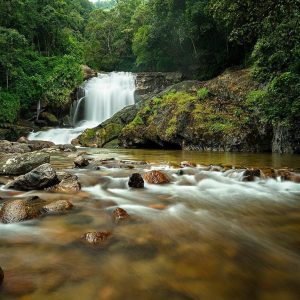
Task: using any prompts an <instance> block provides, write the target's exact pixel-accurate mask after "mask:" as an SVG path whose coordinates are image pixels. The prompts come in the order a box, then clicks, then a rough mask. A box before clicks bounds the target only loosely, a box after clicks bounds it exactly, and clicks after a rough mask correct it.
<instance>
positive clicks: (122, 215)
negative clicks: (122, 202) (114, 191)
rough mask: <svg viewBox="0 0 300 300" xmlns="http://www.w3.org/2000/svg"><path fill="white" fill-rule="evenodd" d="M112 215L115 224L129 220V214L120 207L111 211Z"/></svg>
mask: <svg viewBox="0 0 300 300" xmlns="http://www.w3.org/2000/svg"><path fill="white" fill-rule="evenodd" d="M112 217H113V221H114V222H115V223H116V224H120V223H124V222H128V221H129V220H130V215H129V214H128V213H127V211H126V210H125V209H123V208H120V207H118V208H116V209H115V210H114V211H113V215H112Z"/></svg>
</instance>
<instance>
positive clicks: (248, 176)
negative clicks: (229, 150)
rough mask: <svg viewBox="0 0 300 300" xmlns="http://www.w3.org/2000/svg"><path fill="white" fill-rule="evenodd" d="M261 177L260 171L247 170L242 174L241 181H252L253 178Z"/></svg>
mask: <svg viewBox="0 0 300 300" xmlns="http://www.w3.org/2000/svg"><path fill="white" fill-rule="evenodd" d="M260 176H261V171H260V170H259V169H248V170H246V171H245V172H244V174H243V181H254V180H255V177H259V178H260Z"/></svg>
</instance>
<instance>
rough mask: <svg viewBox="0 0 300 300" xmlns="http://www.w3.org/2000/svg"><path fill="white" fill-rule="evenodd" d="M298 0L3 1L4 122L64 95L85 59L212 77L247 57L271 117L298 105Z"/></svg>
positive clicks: (104, 66) (253, 100) (98, 65)
mask: <svg viewBox="0 0 300 300" xmlns="http://www.w3.org/2000/svg"><path fill="white" fill-rule="evenodd" d="M299 7H300V0H276V1H275V0H266V1H255V0H248V1H244V0H104V1H95V2H90V1H88V0H72V1H71V0H51V1H50V0H43V1H42V0H15V1H3V0H2V1H0V87H1V88H0V101H1V106H2V108H3V111H8V112H9V113H4V114H0V122H13V121H14V120H16V119H17V118H18V115H20V113H21V112H22V116H26V114H27V112H28V111H29V110H30V108H31V107H32V106H33V105H35V104H36V103H37V101H39V100H42V101H44V102H45V103H48V105H49V106H50V107H53V108H54V109H55V108H57V107H62V106H64V105H66V104H67V103H68V97H69V94H70V93H71V92H72V90H73V89H74V88H75V87H76V86H77V85H79V84H80V83H81V82H82V80H83V77H82V74H81V71H80V65H81V64H88V65H89V66H91V67H93V68H95V69H97V70H103V71H113V70H117V71H134V72H137V71H180V72H182V73H183V74H184V76H185V77H186V78H194V79H199V80H207V79H210V78H212V77H214V76H216V75H218V74H220V73H221V72H222V71H224V70H225V69H226V68H229V67H233V66H237V65H238V66H240V67H250V68H252V70H253V77H254V79H256V80H257V81H259V82H260V83H261V89H260V90H258V91H254V92H253V93H251V95H249V97H248V98H249V99H248V100H249V101H248V104H249V110H252V111H253V112H254V113H255V114H257V116H258V117H259V118H260V119H261V120H263V121H265V122H273V123H274V122H275V123H276V122H277V123H278V122H284V123H289V122H292V120H293V119H294V118H298V117H299V114H300V104H299V103H300V98H299V95H300V79H299V78H300V77H299V72H300V40H299V39H300V25H299V22H300V21H299V20H300V13H299Z"/></svg>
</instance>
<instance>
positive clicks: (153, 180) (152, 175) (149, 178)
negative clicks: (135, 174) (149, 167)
mask: <svg viewBox="0 0 300 300" xmlns="http://www.w3.org/2000/svg"><path fill="white" fill-rule="evenodd" d="M143 178H144V180H145V181H146V182H147V183H150V184H165V183H170V178H169V176H168V175H167V174H165V173H164V172H162V171H157V170H154V171H150V172H147V173H145V174H144V175H143Z"/></svg>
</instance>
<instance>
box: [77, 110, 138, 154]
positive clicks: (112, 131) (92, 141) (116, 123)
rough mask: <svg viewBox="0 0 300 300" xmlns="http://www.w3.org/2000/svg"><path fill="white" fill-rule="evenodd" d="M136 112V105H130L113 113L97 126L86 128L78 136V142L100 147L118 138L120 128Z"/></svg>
mask: <svg viewBox="0 0 300 300" xmlns="http://www.w3.org/2000/svg"><path fill="white" fill-rule="evenodd" d="M137 112H138V107H137V105H130V106H127V107H125V108H123V109H122V110H121V111H119V112H117V113H116V114H114V115H113V116H112V117H111V118H109V119H108V120H106V121H105V122H103V123H101V124H100V125H99V126H97V127H95V128H91V129H86V130H85V131H84V132H83V133H82V134H81V135H80V136H79V137H78V140H79V143H80V144H81V145H82V146H86V147H91V146H93V147H99V148H102V147H104V146H105V145H106V144H109V143H110V142H112V141H114V143H118V141H116V139H118V137H119V135H120V133H121V131H122V129H123V128H124V127H125V126H126V125H127V124H129V123H130V122H131V121H132V120H133V119H134V118H135V116H136V114H137Z"/></svg>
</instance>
